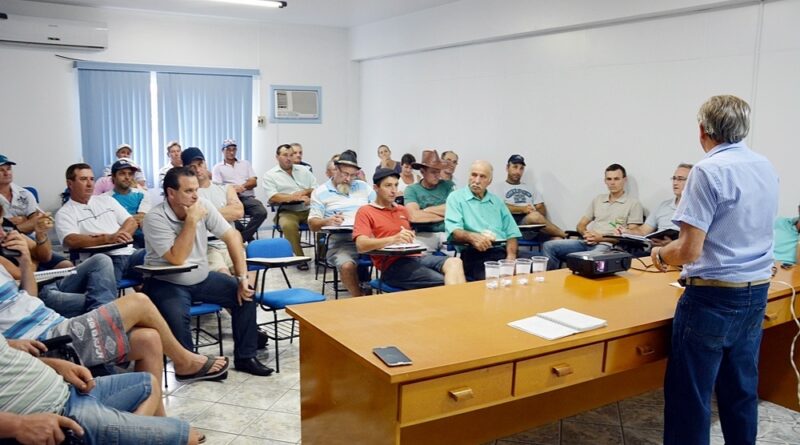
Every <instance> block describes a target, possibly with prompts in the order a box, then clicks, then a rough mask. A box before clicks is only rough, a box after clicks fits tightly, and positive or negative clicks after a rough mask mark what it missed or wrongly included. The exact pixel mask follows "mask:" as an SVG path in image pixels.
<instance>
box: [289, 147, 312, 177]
mask: <svg viewBox="0 0 800 445" xmlns="http://www.w3.org/2000/svg"><path fill="white" fill-rule="evenodd" d="M291 148H292V162H293V163H294V164H297V165H302V166H303V167H305V168H307V169H308V171H310V172H313V171H314V169H313V168H311V164H309V163H308V162H303V146H302V145H300V143H299V142H293V143H292V144H291Z"/></svg>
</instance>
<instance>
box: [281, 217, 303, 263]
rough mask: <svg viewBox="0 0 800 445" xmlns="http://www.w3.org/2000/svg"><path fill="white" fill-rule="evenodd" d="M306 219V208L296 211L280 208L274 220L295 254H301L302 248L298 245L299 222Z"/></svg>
mask: <svg viewBox="0 0 800 445" xmlns="http://www.w3.org/2000/svg"><path fill="white" fill-rule="evenodd" d="M306 221H308V210H302V211H298V212H296V211H293V210H281V211H280V212H279V213H278V215H277V216H276V218H275V222H276V223H278V225H279V226H280V228H281V232H283V237H284V238H286V239H287V240H289V243H291V245H292V252H294V254H295V255H297V256H303V248H302V247H300V224H301V223H304V222H306Z"/></svg>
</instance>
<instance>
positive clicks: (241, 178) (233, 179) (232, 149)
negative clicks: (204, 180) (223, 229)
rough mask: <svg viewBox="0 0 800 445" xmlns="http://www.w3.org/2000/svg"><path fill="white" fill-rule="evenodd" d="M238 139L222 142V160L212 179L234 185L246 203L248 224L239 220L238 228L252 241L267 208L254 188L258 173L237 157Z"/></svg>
mask: <svg viewBox="0 0 800 445" xmlns="http://www.w3.org/2000/svg"><path fill="white" fill-rule="evenodd" d="M236 149H237V147H236V141H234V140H233V139H226V140H225V142H223V143H222V154H223V159H222V162H219V163H218V164H217V165H215V166H214V169H213V170H212V175H211V177H212V180H213V181H214V182H216V183H217V184H223V185H228V184H230V185H233V187H234V189H236V193H237V194H238V196H239V200H240V201H242V205H244V214H245V215H248V216H250V221H249V222H248V223H247V226H243V225H242V224H241V223H239V222H238V221H237V222H236V229H237V230H238V231H239V232H241V233H242V238H243V239H244V240H245V242H250V241H252V240H253V238H255V235H256V232H258V228H259V227H261V224H262V223H263V222H264V220H265V219H267V209H266V208H264V204H261V201H259V200H258V199H257V198H256V195H255V192H254V191H253V189H255V188H256V185H257V184H258V179H257V178H256V173H255V171H253V167H252V166H251V165H250V162H248V161H245V160H243V159H237V158H236Z"/></svg>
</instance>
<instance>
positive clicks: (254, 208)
mask: <svg viewBox="0 0 800 445" xmlns="http://www.w3.org/2000/svg"><path fill="white" fill-rule="evenodd" d="M239 199H240V200H241V201H242V204H243V205H244V214H245V215H248V216H250V222H248V223H247V226H242V225H241V224H240V223H239V222H238V221H237V222H236V230H238V231H240V232H242V239H243V240H244V241H245V242H248V243H249V242H250V241H253V237H254V236H255V234H256V232H258V228H259V227H261V224H262V223H263V222H264V220H265V219H267V209H266V208H265V207H264V204H261V201H259V200H258V199H256V197H255V196H239Z"/></svg>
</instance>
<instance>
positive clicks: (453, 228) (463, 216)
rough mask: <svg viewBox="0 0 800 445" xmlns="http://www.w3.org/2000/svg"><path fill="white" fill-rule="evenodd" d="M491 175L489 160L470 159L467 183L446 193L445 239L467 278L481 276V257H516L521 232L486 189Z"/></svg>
mask: <svg viewBox="0 0 800 445" xmlns="http://www.w3.org/2000/svg"><path fill="white" fill-rule="evenodd" d="M492 175H493V169H492V165H491V164H489V163H488V162H486V161H475V162H473V163H472V165H471V166H470V168H469V183H468V184H467V186H466V187H464V188H462V189H458V190H456V191H454V192H452V193H450V195H449V196H448V197H447V203H446V205H445V219H444V227H445V232H446V233H447V239H448V240H449V241H451V242H454V243H456V249H457V250H458V251H459V252H461V261H462V262H463V263H464V274H465V275H466V276H467V280H469V281H475V280H483V279H484V278H485V273H484V268H483V262H484V261H497V260H502V259H509V260H513V259H516V258H517V238H519V237H520V236H522V234H521V233H520V231H519V228H518V227H517V223H516V222H515V221H514V217H513V216H511V212H510V211H509V210H508V207H506V205H505V203H504V202H503V200H502V199H500V197H499V196H497V195H495V194H493V193H490V192H489V191H488V187H489V184H491V183H492ZM503 244H505V246H503Z"/></svg>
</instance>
